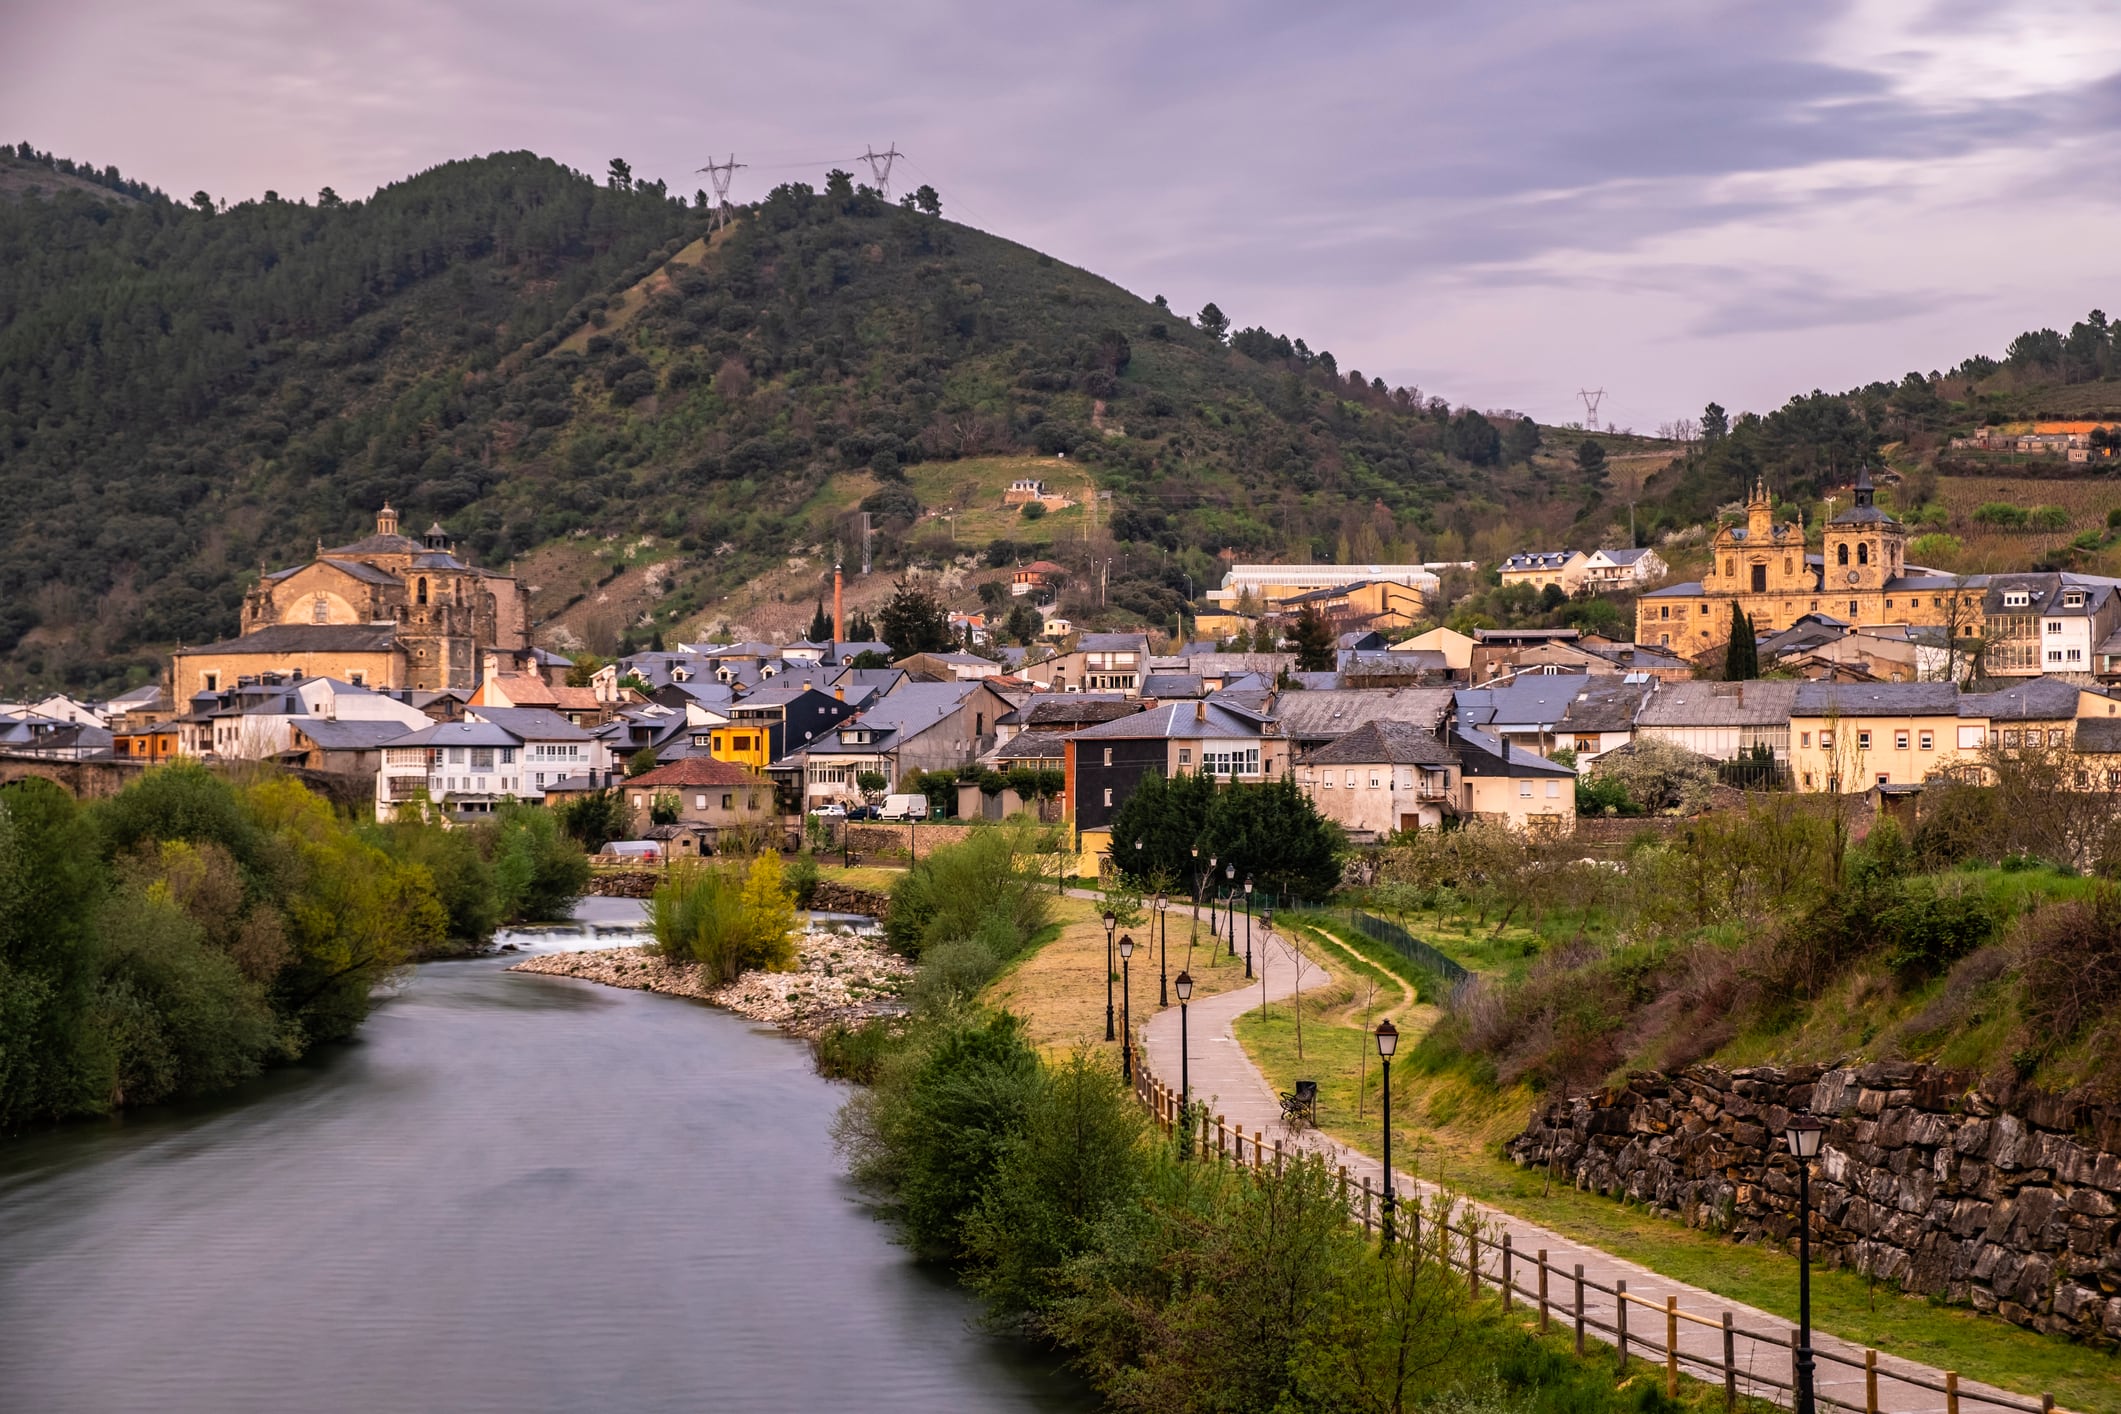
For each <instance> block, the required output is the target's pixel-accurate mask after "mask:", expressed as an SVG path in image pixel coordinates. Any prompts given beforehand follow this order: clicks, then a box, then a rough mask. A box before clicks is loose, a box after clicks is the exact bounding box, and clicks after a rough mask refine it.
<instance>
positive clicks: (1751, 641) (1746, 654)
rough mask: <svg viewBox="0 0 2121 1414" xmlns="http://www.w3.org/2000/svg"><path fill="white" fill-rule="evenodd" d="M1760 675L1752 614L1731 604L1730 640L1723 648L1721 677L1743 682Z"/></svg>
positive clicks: (1757, 642)
mask: <svg viewBox="0 0 2121 1414" xmlns="http://www.w3.org/2000/svg"><path fill="white" fill-rule="evenodd" d="M1759 676H1760V642H1759V640H1758V639H1757V638H1755V637H1754V636H1753V618H1752V615H1750V614H1747V613H1743V612H1741V611H1740V609H1739V608H1738V606H1737V605H1736V604H1733V605H1731V641H1730V642H1729V643H1727V644H1725V645H1724V649H1723V679H1724V681H1725V682H1744V681H1745V680H1746V679H1748V678H1757V677H1759Z"/></svg>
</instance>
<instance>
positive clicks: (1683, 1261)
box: [1237, 929, 2121, 1411]
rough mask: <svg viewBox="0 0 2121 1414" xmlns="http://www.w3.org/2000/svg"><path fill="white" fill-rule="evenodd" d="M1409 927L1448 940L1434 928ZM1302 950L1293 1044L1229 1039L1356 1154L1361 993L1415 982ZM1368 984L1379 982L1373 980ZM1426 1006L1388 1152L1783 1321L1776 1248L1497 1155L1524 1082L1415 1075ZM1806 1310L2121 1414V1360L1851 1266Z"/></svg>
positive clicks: (1374, 1139)
mask: <svg viewBox="0 0 2121 1414" xmlns="http://www.w3.org/2000/svg"><path fill="white" fill-rule="evenodd" d="M1415 931H1416V932H1417V935H1418V936H1422V937H1423V938H1425V939H1426V940H1429V941H1432V942H1434V943H1435V944H1436V945H1437V946H1439V947H1443V948H1444V949H1445V950H1446V951H1450V950H1451V949H1450V947H1448V946H1447V945H1446V944H1447V941H1449V940H1448V939H1446V938H1445V937H1443V936H1439V935H1437V933H1436V930H1430V931H1426V932H1424V931H1421V930H1418V929H1417V930H1415ZM1306 950H1307V952H1308V953H1309V954H1310V955H1311V956H1312V957H1314V958H1315V959H1316V960H1318V961H1319V962H1321V963H1322V964H1324V965H1325V966H1327V967H1328V968H1329V969H1335V970H1336V971H1337V972H1338V973H1342V974H1346V978H1345V980H1341V981H1339V982H1338V983H1337V985H1335V986H1334V987H1332V988H1329V989H1327V990H1326V991H1324V992H1322V993H1320V994H1318V995H1316V996H1314V997H1312V998H1309V999H1307V1003H1306V1006H1305V1010H1304V1016H1303V1042H1302V1055H1301V1056H1299V1055H1298V1050H1297V1021H1296V1017H1295V1015H1294V1014H1293V1008H1292V1007H1291V1006H1290V1005H1289V1004H1287V1003H1277V1004H1276V1005H1275V1006H1274V1007H1273V1008H1272V1009H1271V1012H1270V1014H1268V1015H1266V1016H1262V1015H1260V1014H1259V1013H1256V1012H1255V1013H1252V1014H1249V1015H1247V1016H1245V1017H1242V1018H1240V1019H1239V1022H1238V1025H1237V1036H1238V1040H1239V1041H1240V1043H1242V1044H1243V1046H1244V1047H1245V1051H1246V1053H1247V1054H1248V1055H1249V1056H1251V1058H1252V1059H1253V1061H1254V1063H1256V1064H1257V1065H1258V1066H1259V1067H1260V1069H1261V1070H1262V1071H1263V1072H1264V1073H1265V1075H1266V1077H1267V1079H1268V1081H1269V1083H1270V1084H1272V1085H1273V1086H1274V1087H1275V1088H1276V1089H1281V1090H1286V1089H1289V1088H1291V1086H1292V1083H1293V1082H1294V1081H1295V1080H1296V1079H1297V1078H1298V1077H1302V1078H1304V1079H1315V1080H1317V1081H1318V1083H1319V1122H1320V1127H1321V1128H1322V1129H1324V1130H1325V1131H1326V1132H1327V1133H1329V1134H1331V1135H1333V1136H1334V1137H1335V1138H1337V1139H1340V1140H1341V1141H1342V1142H1344V1143H1347V1144H1349V1145H1351V1146H1353V1147H1355V1148H1357V1149H1360V1150H1362V1151H1364V1152H1366V1153H1370V1154H1375V1153H1377V1152H1379V1149H1380V1147H1381V1138H1382V1131H1381V1116H1380V1114H1379V1105H1380V1101H1381V1095H1380V1084H1379V1081H1380V1076H1379V1072H1378V1063H1377V1057H1376V1054H1375V1051H1374V1048H1373V1043H1372V1041H1371V1039H1370V1037H1369V1035H1368V1026H1369V1023H1370V1018H1371V1017H1373V1016H1374V1015H1377V1014H1380V1013H1381V1012H1382V1010H1383V1008H1382V1007H1377V1006H1373V1005H1370V1004H1367V1001H1366V989H1367V987H1368V985H1369V983H1370V982H1371V981H1373V980H1376V979H1377V978H1378V977H1379V976H1380V975H1391V974H1394V973H1396V974H1398V975H1399V976H1401V977H1402V978H1403V979H1406V980H1412V979H1411V978H1410V977H1409V974H1408V972H1407V969H1404V968H1403V967H1398V966H1395V965H1394V964H1393V963H1392V961H1391V960H1390V958H1389V956H1386V957H1380V956H1377V955H1374V954H1371V955H1366V956H1365V957H1364V958H1363V960H1362V961H1361V962H1360V963H1353V962H1352V960H1351V959H1349V957H1348V956H1347V954H1346V952H1345V951H1342V950H1341V949H1338V948H1336V947H1334V946H1333V944H1332V943H1331V941H1330V940H1328V939H1327V938H1325V937H1324V936H1322V935H1320V934H1316V933H1314V934H1313V935H1312V936H1311V937H1310V938H1309V939H1308V941H1307V945H1306ZM1379 986H1380V991H1382V990H1383V984H1382V983H1381V982H1380V984H1379ZM1434 1015H1435V1013H1434V1012H1433V1010H1432V1009H1429V1008H1426V1007H1424V1008H1419V1009H1416V1010H1415V1011H1413V1012H1411V1013H1409V1014H1405V1015H1403V1016H1401V1017H1399V1018H1396V1020H1397V1022H1398V1024H1399V1025H1400V1027H1401V1029H1402V1031H1404V1032H1407V1033H1408V1036H1407V1039H1406V1040H1405V1041H1403V1042H1402V1044H1401V1052H1400V1054H1401V1056H1402V1057H1403V1058H1404V1059H1403V1060H1402V1061H1401V1063H1400V1064H1399V1065H1398V1066H1397V1067H1395V1069H1394V1074H1393V1087H1392V1089H1393V1094H1392V1101H1393V1125H1392V1149H1393V1154H1394V1156H1395V1157H1401V1156H1403V1158H1402V1162H1404V1163H1405V1165H1406V1167H1407V1168H1409V1169H1412V1170H1416V1171H1418V1172H1419V1173H1420V1174H1421V1176H1422V1177H1424V1178H1429V1179H1433V1180H1436V1181H1438V1182H1441V1183H1445V1184H1447V1185H1449V1186H1450V1187H1451V1188H1453V1189H1455V1190H1456V1191H1458V1192H1459V1193H1462V1194H1464V1195H1465V1196H1467V1197H1469V1198H1474V1199H1478V1200H1479V1201H1481V1202H1484V1203H1488V1204H1492V1205H1493V1206H1495V1207H1497V1208H1500V1209H1502V1210H1503V1211H1505V1212H1509V1213H1513V1214H1516V1215H1517V1216H1519V1217H1522V1218H1525V1219H1527V1220H1528V1221H1531V1222H1536V1223H1540V1224H1542V1225H1543V1226H1546V1227H1550V1228H1552V1229H1554V1230H1555V1231H1557V1232H1562V1233H1565V1234H1567V1235H1568V1236H1570V1237H1573V1238H1576V1239H1577V1240H1579V1241H1582V1242H1587V1243H1590V1244H1592V1245H1594V1246H1597V1247H1599V1248H1601V1249H1603V1250H1605V1251H1608V1252H1612V1253H1614V1254H1615V1255H1617V1256H1621V1257H1624V1258H1627V1259H1629V1260H1631V1261H1636V1262H1640V1263H1642V1264H1643V1265H1644V1266H1647V1267H1651V1268H1654V1269H1655V1270H1657V1271H1660V1272H1663V1273H1665V1274H1667V1275H1669V1276H1671V1277H1674V1278H1676V1279H1678V1280H1680V1281H1684V1282H1687V1283H1689V1284H1691V1285H1694V1286H1698V1287H1701V1288H1703V1289H1704V1290H1708V1291H1713V1292H1716V1293H1718V1294H1720V1295H1723V1296H1726V1297H1728V1298H1730V1299H1731V1300H1733V1301H1739V1302H1744V1303H1746V1304H1747V1305H1750V1306H1754V1307H1757V1308H1759V1309H1760V1310H1763V1311H1769V1312H1772V1313H1774V1314H1775V1315H1777V1316H1781V1317H1785V1318H1788V1319H1791V1320H1794V1319H1795V1317H1796V1264H1795V1262H1794V1261H1793V1260H1792V1259H1791V1258H1790V1257H1789V1256H1788V1255H1786V1254H1784V1253H1783V1252H1781V1251H1778V1250H1776V1249H1774V1248H1770V1247H1765V1246H1760V1245H1748V1244H1741V1243H1736V1242H1731V1241H1727V1240H1725V1239H1723V1238H1720V1237H1717V1236H1715V1235H1714V1234H1711V1233H1707V1232H1701V1231H1696V1230H1693V1229H1690V1228H1686V1227H1683V1226H1681V1225H1679V1224H1678V1223H1676V1222H1673V1221H1672V1220H1670V1219H1668V1218H1664V1217H1659V1216H1657V1215H1655V1214H1653V1213H1651V1212H1649V1211H1647V1210H1645V1209H1643V1208H1640V1207H1637V1206H1633V1205H1629V1204H1625V1203H1622V1202H1620V1201H1617V1200H1615V1199H1611V1198H1605V1197H1602V1196H1599V1195H1597V1194H1592V1193H1584V1192H1578V1191H1577V1190H1576V1189H1574V1188H1571V1187H1568V1186H1566V1185H1555V1184H1552V1183H1550V1182H1549V1181H1548V1179H1547V1177H1546V1175H1544V1174H1542V1173H1539V1172H1536V1171H1532V1170H1527V1169H1521V1168H1519V1167H1518V1166H1517V1165H1515V1164H1513V1163H1510V1162H1509V1161H1507V1160H1505V1159H1503V1158H1502V1157H1500V1148H1501V1145H1502V1143H1503V1142H1504V1141H1505V1140H1507V1139H1508V1138H1510V1137H1511V1136H1513V1135H1514V1134H1516V1133H1517V1132H1518V1130H1519V1129H1520V1128H1522V1126H1523V1122H1524V1119H1525V1116H1526V1114H1527V1113H1528V1111H1529V1110H1530V1108H1531V1106H1532V1105H1533V1104H1534V1103H1535V1102H1536V1100H1537V1097H1536V1096H1535V1095H1533V1094H1532V1093H1531V1092H1530V1091H1529V1090H1527V1089H1524V1088H1522V1087H1518V1088H1514V1089H1511V1090H1505V1091H1498V1090H1497V1089H1496V1088H1495V1087H1493V1086H1492V1085H1488V1084H1485V1083H1483V1082H1482V1081H1481V1080H1480V1079H1479V1078H1478V1077H1476V1076H1474V1075H1473V1074H1471V1073H1470V1071H1467V1070H1459V1069H1436V1070H1431V1071H1428V1072H1427V1073H1424V1071H1423V1070H1422V1069H1421V1068H1420V1067H1421V1061H1420V1058H1419V1057H1417V1056H1413V1055H1409V1054H1408V1053H1409V1051H1410V1050H1412V1049H1413V1042H1414V1040H1415V1038H1416V1036H1418V1034H1419V1032H1420V1031H1421V1030H1423V1029H1425V1027H1426V1025H1427V1024H1428V1021H1429V1020H1430V1019H1433V1017H1434ZM1812 1301H1813V1319H1814V1320H1815V1321H1816V1322H1817V1323H1818V1324H1819V1325H1820V1326H1821V1327H1822V1328H1824V1329H1828V1330H1832V1331H1833V1332H1834V1333H1835V1334H1837V1335H1840V1336H1843V1337H1845V1338H1847V1339H1850V1340H1859V1341H1862V1342H1863V1343H1865V1344H1867V1345H1870V1346H1873V1347H1875V1348H1876V1349H1878V1350H1882V1351H1889V1352H1892V1353H1894V1354H1898V1355H1903V1356H1906V1357H1908V1358H1909V1359H1914V1360H1920V1361H1923V1362H1924V1363H1927V1364H1931V1365H1935V1366H1938V1367H1940V1368H1945V1369H1956V1370H1958V1371H1959V1372H1960V1373H1961V1374H1963V1375H1966V1376H1968V1377H1970V1378H1975V1379H1980V1380H1985V1381H1987V1382H1989V1383H1991V1384H1995V1385H1999V1386H2002V1387H2004V1388H2006V1389H2012V1390H2017V1391H2020V1392H2022V1393H2025V1394H2029V1395H2038V1394H2040V1393H2043V1392H2052V1393H2053V1394H2054V1395H2055V1396H2056V1398H2057V1399H2059V1400H2060V1401H2062V1403H2063V1404H2064V1405H2065V1406H2066V1407H2069V1408H2072V1409H2078V1410H2086V1411H2089V1410H2104V1409H2121V1356H2116V1355H2113V1354H2103V1353H2100V1352H2097V1351H2092V1350H2088V1349H2086V1348H2084V1347H2082V1346H2078V1345H2072V1344H2069V1343H2068V1342H2065V1341H2060V1340H2054V1339H2050V1338H2047V1337H2044V1336H2040V1335H2038V1334H2035V1333H2034V1332H2031V1331H2027V1330H2024V1329H2022V1328H2020V1327H2017V1326H2013V1325H2009V1324H2007V1323H2005V1322H2002V1321H1998V1320H1994V1319H1992V1318H1989V1317H1985V1316H1981V1315H1978V1314H1977V1313H1975V1312H1972V1311H1969V1310H1966V1309H1964V1308H1955V1307H1945V1306H1941V1305H1938V1304H1936V1303H1934V1302H1932V1301H1930V1300H1928V1299H1926V1298H1922V1297H1912V1296H1903V1295H1901V1294H1899V1293H1898V1292H1897V1291H1895V1290H1894V1289H1892V1288H1891V1287H1889V1286H1886V1285H1882V1284H1878V1283H1873V1282H1871V1281H1870V1280H1868V1279H1867V1278H1864V1277H1862V1276H1858V1275H1856V1274H1854V1273H1852V1272H1844V1271H1824V1270H1818V1269H1815V1270H1814V1272H1813V1276H1812Z"/></svg>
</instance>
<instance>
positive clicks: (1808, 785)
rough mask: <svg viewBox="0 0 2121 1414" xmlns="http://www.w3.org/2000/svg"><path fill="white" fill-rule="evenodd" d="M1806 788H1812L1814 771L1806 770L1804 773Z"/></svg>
mask: <svg viewBox="0 0 2121 1414" xmlns="http://www.w3.org/2000/svg"><path fill="white" fill-rule="evenodd" d="M1804 788H1805V789H1806V790H1810V789H1811V788H1812V773H1811V772H1810V771H1806V772H1805V773H1804Z"/></svg>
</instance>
